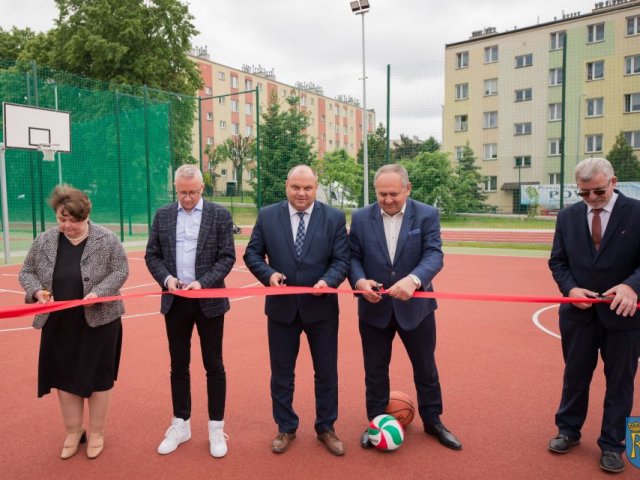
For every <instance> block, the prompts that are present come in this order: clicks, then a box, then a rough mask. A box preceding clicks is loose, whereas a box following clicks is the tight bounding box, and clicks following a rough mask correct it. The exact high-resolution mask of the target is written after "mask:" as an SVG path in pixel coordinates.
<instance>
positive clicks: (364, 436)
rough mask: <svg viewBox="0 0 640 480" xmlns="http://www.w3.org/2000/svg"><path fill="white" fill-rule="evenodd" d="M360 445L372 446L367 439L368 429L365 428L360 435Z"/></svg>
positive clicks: (364, 446) (363, 446)
mask: <svg viewBox="0 0 640 480" xmlns="http://www.w3.org/2000/svg"><path fill="white" fill-rule="evenodd" d="M360 446H361V447H362V448H373V445H372V444H371V442H370V441H369V429H368V428H367V429H366V430H365V431H364V433H363V434H362V436H361V437H360Z"/></svg>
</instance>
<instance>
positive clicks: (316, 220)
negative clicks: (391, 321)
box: [244, 165, 349, 455]
mask: <svg viewBox="0 0 640 480" xmlns="http://www.w3.org/2000/svg"><path fill="white" fill-rule="evenodd" d="M317 188H318V182H317V177H316V174H315V172H314V171H313V170H312V169H311V168H310V167H308V166H306V165H299V166H297V167H294V168H293V169H291V171H290V172H289V174H288V175H287V182H286V192H287V200H286V201H282V202H280V203H277V204H275V205H270V206H268V207H265V208H263V209H261V210H260V212H259V213H258V219H257V221H256V225H255V227H254V229H253V232H252V234H251V239H250V240H249V244H248V245H247V250H246V253H245V255H244V262H245V264H246V265H247V267H248V268H249V270H251V273H253V274H254V275H255V276H256V278H257V279H258V280H260V282H262V284H264V285H267V286H271V287H279V286H282V285H285V284H286V285H288V286H306V287H315V288H318V289H320V292H319V293H318V294H317V295H276V296H267V298H266V300H265V313H266V315H267V317H268V337H269V356H270V361H271V400H272V405H273V417H274V420H275V421H276V423H277V425H278V434H277V436H276V437H275V439H274V440H273V442H272V446H271V447H272V450H273V452H275V453H283V452H285V451H286V450H287V449H288V448H289V445H290V443H291V441H292V440H293V439H295V436H296V430H297V428H298V423H299V419H298V416H297V415H296V412H295V411H294V409H293V391H294V370H295V365H296V359H297V357H298V351H299V349H300V335H301V333H302V332H304V333H305V334H306V335H307V340H308V341H309V347H310V350H311V357H312V359H313V366H314V370H315V395H316V420H315V430H316V433H317V436H318V439H319V440H320V441H322V442H323V443H324V444H325V446H326V447H327V449H328V450H329V452H330V453H332V454H334V455H342V454H344V446H343V444H342V442H341V441H340V440H339V439H338V437H337V436H336V434H335V431H334V426H333V424H334V422H335V421H336V419H337V418H338V366H337V359H338V298H337V296H336V295H335V294H322V293H321V289H322V288H323V287H338V286H339V285H340V284H341V283H342V282H343V281H344V279H345V278H346V275H347V273H348V268H349V245H348V243H347V231H346V227H345V216H344V213H342V212H341V211H340V210H337V209H335V208H332V207H329V206H327V205H325V204H323V203H319V202H316V201H315V198H316V191H317Z"/></svg>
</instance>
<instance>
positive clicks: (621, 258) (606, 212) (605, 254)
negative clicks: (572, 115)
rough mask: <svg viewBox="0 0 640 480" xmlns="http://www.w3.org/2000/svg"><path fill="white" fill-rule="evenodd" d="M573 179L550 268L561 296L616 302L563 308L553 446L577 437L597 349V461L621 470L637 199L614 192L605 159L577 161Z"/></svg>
mask: <svg viewBox="0 0 640 480" xmlns="http://www.w3.org/2000/svg"><path fill="white" fill-rule="evenodd" d="M575 177H576V183H577V185H578V195H580V196H581V197H582V199H583V200H584V201H583V202H579V203H576V204H574V205H571V206H569V207H567V208H565V209H563V210H561V211H560V213H559V214H558V219H557V223H556V232H555V237H554V240H553V249H552V251H551V257H550V259H549V267H550V268H551V272H552V273H553V278H554V280H555V281H556V283H557V284H558V287H559V288H560V291H561V292H562V294H563V295H564V296H566V297H571V298H577V299H580V298H598V297H599V296H603V297H609V298H611V299H612V302H611V304H607V303H597V304H592V303H573V304H563V305H561V306H560V333H561V335H562V354H563V356H564V361H565V370H564V378H563V386H562V398H561V400H560V408H559V409H558V411H557V413H556V425H557V427H558V435H557V436H556V437H555V438H553V439H552V440H551V441H550V442H549V450H550V451H552V452H555V453H567V452H568V451H569V450H570V449H571V447H573V446H574V445H576V444H578V443H579V441H580V436H581V433H580V430H581V428H582V425H583V424H584V421H585V419H586V416H587V408H588V402H589V387H590V384H591V378H592V376H593V371H594V369H595V367H596V365H597V363H598V350H600V355H601V356H602V360H603V362H604V373H605V376H606V379H607V387H606V393H605V399H604V412H603V417H602V428H601V433H600V437H599V438H598V445H599V446H600V449H601V451H602V455H601V458H600V467H601V468H602V469H603V470H605V471H608V472H613V473H616V472H621V471H622V470H624V463H623V461H622V456H621V454H622V452H624V450H625V446H624V439H625V420H626V417H627V416H629V415H630V414H631V408H632V405H633V386H634V378H635V375H636V371H637V369H638V357H639V356H640V313H638V312H637V309H636V305H637V302H638V292H640V202H639V201H637V200H634V199H631V198H627V197H625V196H624V195H623V194H622V193H620V192H618V191H617V190H615V187H616V184H617V180H616V177H615V176H614V171H613V167H612V166H611V164H610V163H609V161H607V160H605V159H603V158H588V159H586V160H583V161H581V162H580V163H578V165H577V166H576V169H575Z"/></svg>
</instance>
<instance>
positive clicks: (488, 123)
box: [482, 112, 498, 128]
mask: <svg viewBox="0 0 640 480" xmlns="http://www.w3.org/2000/svg"><path fill="white" fill-rule="evenodd" d="M482 127H483V128H498V112H484V115H483V121H482Z"/></svg>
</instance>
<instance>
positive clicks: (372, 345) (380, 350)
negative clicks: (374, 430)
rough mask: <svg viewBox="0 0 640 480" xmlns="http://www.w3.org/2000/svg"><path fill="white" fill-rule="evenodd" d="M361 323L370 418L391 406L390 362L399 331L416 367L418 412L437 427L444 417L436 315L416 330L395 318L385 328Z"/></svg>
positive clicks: (368, 414) (424, 321) (412, 363)
mask: <svg viewBox="0 0 640 480" xmlns="http://www.w3.org/2000/svg"><path fill="white" fill-rule="evenodd" d="M359 324H360V338H361V340H362V353H363V355H364V372H365V378H364V381H365V387H366V402H367V418H368V419H369V420H372V419H373V418H375V417H377V416H378V415H381V414H383V413H384V410H385V408H386V407H387V404H388V403H389V390H390V388H389V363H390V362H391V349H392V345H393V338H394V337H395V335H396V332H397V333H398V335H399V336H400V340H402V343H403V344H404V348H405V349H406V351H407V355H408V356H409V360H410V361H411V365H412V367H413V380H414V382H415V385H416V392H417V395H418V412H419V413H420V418H422V421H423V423H424V424H425V425H434V424H436V423H438V422H439V421H440V415H441V414H442V391H441V389H440V379H439V377H438V368H437V367H436V360H435V355H434V354H435V349H436V325H435V315H434V314H433V313H431V314H429V315H428V316H427V317H426V318H425V319H424V320H423V321H422V322H420V325H418V327H417V328H415V329H414V330H403V329H402V328H401V327H400V325H398V322H397V321H396V318H395V316H394V317H393V318H392V319H391V322H390V323H389V325H388V326H387V327H386V328H376V327H373V326H371V325H368V324H366V323H364V322H363V321H362V320H360V322H359Z"/></svg>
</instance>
